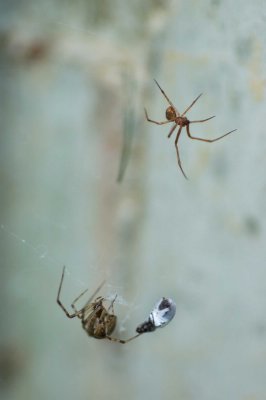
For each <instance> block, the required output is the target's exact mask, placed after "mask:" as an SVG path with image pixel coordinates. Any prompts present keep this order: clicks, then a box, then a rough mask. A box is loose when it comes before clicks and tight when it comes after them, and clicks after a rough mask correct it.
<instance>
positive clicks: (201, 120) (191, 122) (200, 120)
mask: <svg viewBox="0 0 266 400" xmlns="http://www.w3.org/2000/svg"><path fill="white" fill-rule="evenodd" d="M212 118H215V115H213V116H212V117H209V118H205V119H199V120H197V121H189V123H190V124H194V123H196V122H206V121H209V120H210V119H212Z"/></svg>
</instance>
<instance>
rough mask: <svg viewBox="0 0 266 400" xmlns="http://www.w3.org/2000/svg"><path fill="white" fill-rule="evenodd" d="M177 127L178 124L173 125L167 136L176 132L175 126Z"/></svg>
mask: <svg viewBox="0 0 266 400" xmlns="http://www.w3.org/2000/svg"><path fill="white" fill-rule="evenodd" d="M176 127H177V124H175V125H173V126H172V128H171V129H170V132H169V133H168V135H167V137H168V138H169V137H171V135H172V133H173V132H174V130H175V128H176Z"/></svg>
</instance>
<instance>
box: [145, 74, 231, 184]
mask: <svg viewBox="0 0 266 400" xmlns="http://www.w3.org/2000/svg"><path fill="white" fill-rule="evenodd" d="M154 81H155V83H156V85H157V86H158V88H159V89H160V91H161V92H162V94H163V96H164V97H165V98H166V100H167V102H168V103H169V104H170V106H168V107H167V109H166V112H165V115H166V119H167V121H162V122H158V121H154V120H152V119H150V118H149V116H148V112H147V110H146V108H145V109H144V111H145V116H146V119H147V121H149V122H152V123H154V124H157V125H164V124H169V123H170V122H173V123H174V124H173V126H172V127H171V129H170V132H169V134H168V138H170V137H171V135H172V133H173V132H174V131H175V129H176V128H177V126H179V128H178V131H177V134H176V139H175V148H176V154H177V162H178V165H179V167H180V169H181V171H182V174H183V175H184V177H185V178H186V179H188V178H187V176H186V174H185V172H184V170H183V168H182V164H181V160H180V156H179V151H178V146H177V143H178V139H179V136H180V134H181V131H182V129H183V128H184V127H186V131H187V135H188V137H189V138H190V139H194V140H200V141H202V142H208V143H212V142H216V140H220V139H222V138H223V137H225V136H227V135H229V134H230V133H232V132H235V131H236V129H234V130H232V131H230V132H227V133H225V134H224V135H222V136H219V137H218V138H216V139H212V140H211V139H203V138H199V137H194V136H192V135H191V134H190V130H189V125H190V124H195V123H198V122H206V121H209V120H210V119H212V118H214V117H215V115H213V116H212V117H209V118H206V119H200V120H196V121H189V120H188V119H187V117H185V115H186V113H187V112H188V111H189V110H190V109H191V107H193V106H194V104H195V103H196V101H197V100H198V99H199V98H200V97H201V96H202V93H201V94H200V95H199V96H198V97H196V98H195V100H193V101H192V103H191V104H190V106H189V107H187V108H186V110H185V111H184V112H183V113H182V114H180V113H179V111H178V110H177V108H176V107H175V106H174V104H173V103H172V102H171V100H170V99H169V98H168V97H167V95H166V94H165V92H164V91H163V89H162V88H161V86H160V85H159V83H158V82H157V81H156V80H155V79H154Z"/></svg>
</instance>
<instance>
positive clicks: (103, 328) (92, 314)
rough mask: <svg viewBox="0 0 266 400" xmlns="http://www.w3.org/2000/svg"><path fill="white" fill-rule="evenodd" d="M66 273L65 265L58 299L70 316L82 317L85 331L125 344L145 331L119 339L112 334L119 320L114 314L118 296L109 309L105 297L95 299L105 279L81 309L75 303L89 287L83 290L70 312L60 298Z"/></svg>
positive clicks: (99, 337) (97, 337)
mask: <svg viewBox="0 0 266 400" xmlns="http://www.w3.org/2000/svg"><path fill="white" fill-rule="evenodd" d="M64 275H65V267H64V268H63V272H62V277H61V281H60V285H59V289H58V293H57V299H56V300H57V303H58V305H59V306H60V307H61V308H62V310H63V311H64V313H65V314H66V316H67V317H68V318H75V317H78V318H79V319H81V323H82V326H83V329H85V331H86V332H87V334H88V335H89V336H92V337H94V338H95V339H108V340H111V341H112V342H118V343H122V344H125V343H128V342H130V341H131V340H133V339H136V338H137V337H138V336H140V335H141V333H143V332H141V333H138V334H137V335H135V336H132V337H130V338H129V339H127V340H122V339H117V338H114V337H111V336H110V335H111V334H112V333H113V331H114V329H115V327H116V321H117V316H116V315H115V314H114V302H115V300H116V297H115V298H114V300H113V301H112V302H111V304H110V306H109V307H108V309H106V308H105V307H104V305H103V302H104V301H105V299H104V298H103V297H97V298H96V299H95V300H93V299H94V297H95V296H96V294H97V293H98V292H99V290H100V289H101V288H102V287H103V285H104V283H105V281H103V282H102V283H101V284H100V285H99V286H98V288H97V289H96V290H95V292H94V293H93V295H92V296H91V297H90V298H89V300H88V301H87V302H86V303H85V305H84V306H83V307H82V308H81V309H80V310H77V308H76V306H75V303H76V302H77V301H78V300H79V299H80V298H81V297H82V296H83V295H84V294H85V293H86V292H87V290H88V289H86V290H84V292H82V293H81V294H80V295H79V296H78V297H77V298H76V299H75V300H74V301H73V303H72V304H71V307H72V308H73V310H74V312H73V313H72V314H70V313H69V312H68V311H67V309H66V308H65V306H64V305H63V304H62V303H61V300H60V299H59V297H60V293H61V288H62V283H63V279H64ZM110 311H111V312H110Z"/></svg>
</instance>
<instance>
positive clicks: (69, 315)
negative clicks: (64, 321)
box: [56, 266, 78, 318]
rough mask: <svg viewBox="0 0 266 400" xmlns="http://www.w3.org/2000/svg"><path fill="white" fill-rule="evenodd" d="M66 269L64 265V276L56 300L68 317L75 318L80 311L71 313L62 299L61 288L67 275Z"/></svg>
mask: <svg viewBox="0 0 266 400" xmlns="http://www.w3.org/2000/svg"><path fill="white" fill-rule="evenodd" d="M65 269H66V267H65V266H64V268H63V272H62V276H61V281H60V285H59V289H58V293H57V298H56V301H57V304H58V305H59V306H60V307H61V308H62V310H63V311H64V313H65V314H66V316H67V317H68V318H75V317H77V315H78V312H76V311H75V312H74V313H73V314H70V313H69V312H68V311H67V309H66V308H65V306H64V305H63V304H62V302H61V300H60V293H61V289H62V283H63V279H64V276H65Z"/></svg>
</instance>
